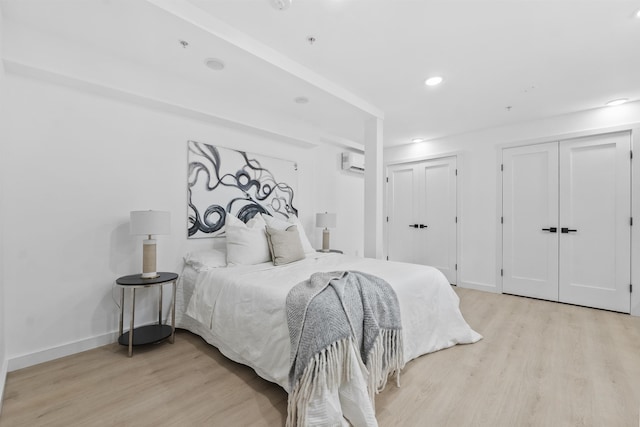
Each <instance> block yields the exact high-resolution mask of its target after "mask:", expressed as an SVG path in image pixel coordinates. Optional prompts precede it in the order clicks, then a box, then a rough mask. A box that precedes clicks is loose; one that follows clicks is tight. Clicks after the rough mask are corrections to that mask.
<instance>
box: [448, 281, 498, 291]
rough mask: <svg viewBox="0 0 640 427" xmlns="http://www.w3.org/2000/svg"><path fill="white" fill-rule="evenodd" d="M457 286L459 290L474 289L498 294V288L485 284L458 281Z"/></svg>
mask: <svg viewBox="0 0 640 427" xmlns="http://www.w3.org/2000/svg"><path fill="white" fill-rule="evenodd" d="M458 286H460V287H461V288H467V289H475V290H476V291H484V292H491V293H494V294H499V293H500V292H499V291H498V288H497V287H496V286H495V285H489V284H487V283H480V282H470V281H467V280H459V281H458Z"/></svg>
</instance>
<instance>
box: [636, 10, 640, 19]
mask: <svg viewBox="0 0 640 427" xmlns="http://www.w3.org/2000/svg"><path fill="white" fill-rule="evenodd" d="M636 18H640V10H639V11H637V12H636Z"/></svg>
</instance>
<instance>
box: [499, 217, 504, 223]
mask: <svg viewBox="0 0 640 427" xmlns="http://www.w3.org/2000/svg"><path fill="white" fill-rule="evenodd" d="M500 224H504V217H503V216H501V217H500Z"/></svg>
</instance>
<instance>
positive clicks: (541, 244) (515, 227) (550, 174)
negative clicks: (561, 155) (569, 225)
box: [502, 142, 559, 301]
mask: <svg viewBox="0 0 640 427" xmlns="http://www.w3.org/2000/svg"><path fill="white" fill-rule="evenodd" d="M502 155H503V168H504V169H503V181H502V182H503V184H502V186H503V188H502V192H503V195H502V197H503V199H502V202H503V228H502V230H503V254H504V255H503V279H502V287H503V292H505V293H510V294H516V295H523V296H529V297H534V298H541V299H547V300H552V301H557V300H558V235H559V229H558V143H557V142H552V143H546V144H538V145H530V146H525V147H515V148H508V149H504V150H503V154H502ZM554 228H555V229H556V232H554Z"/></svg>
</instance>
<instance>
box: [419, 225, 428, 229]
mask: <svg viewBox="0 0 640 427" xmlns="http://www.w3.org/2000/svg"><path fill="white" fill-rule="evenodd" d="M427 227H428V225H424V224H420V228H427Z"/></svg>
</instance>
